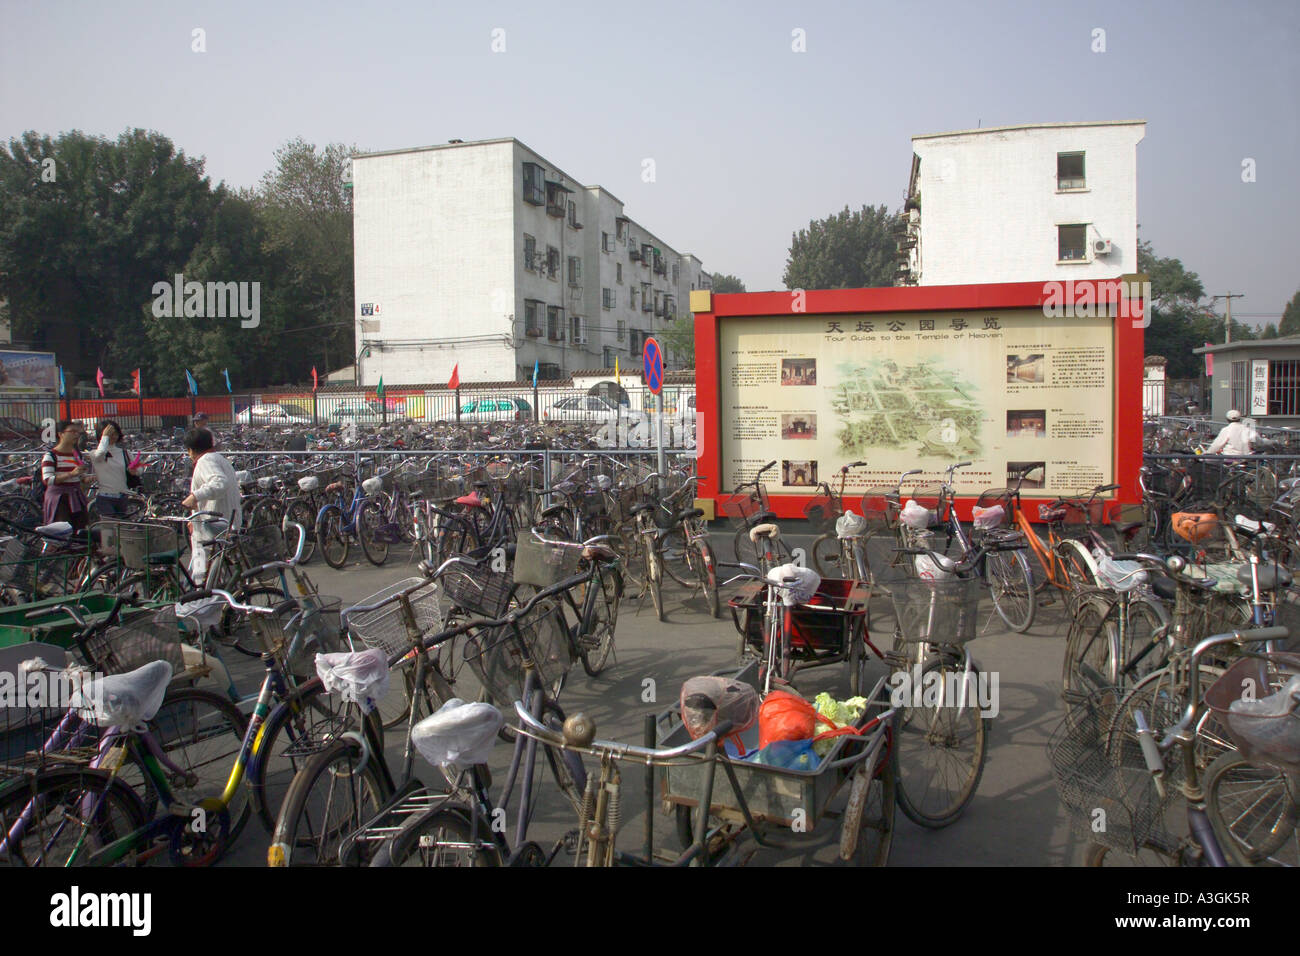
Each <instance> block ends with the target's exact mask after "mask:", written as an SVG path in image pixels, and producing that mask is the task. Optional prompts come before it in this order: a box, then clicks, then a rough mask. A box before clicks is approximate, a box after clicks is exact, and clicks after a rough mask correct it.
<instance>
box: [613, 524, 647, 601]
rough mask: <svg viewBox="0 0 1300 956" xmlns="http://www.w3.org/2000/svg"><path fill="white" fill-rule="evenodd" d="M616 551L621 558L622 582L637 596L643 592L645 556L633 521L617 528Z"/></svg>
mask: <svg viewBox="0 0 1300 956" xmlns="http://www.w3.org/2000/svg"><path fill="white" fill-rule="evenodd" d="M617 534H618V540H619V545H618V550H619V553H620V554H621V555H622V556H623V563H622V565H621V567H622V570H623V582H624V583H625V584H626V585H627V586H628V587H629V589H631V590H632V591H634V592H636V593H637V594H641V593H642V592H643V591H644V590H645V556H644V555H642V553H641V535H640V534H639V533H638V532H637V530H636V521H635V519H629V520H627V521H624V522H623V523H622V524H620V525H619V526H618V531H617Z"/></svg>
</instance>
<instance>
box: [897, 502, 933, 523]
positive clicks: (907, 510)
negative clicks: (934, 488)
mask: <svg viewBox="0 0 1300 956" xmlns="http://www.w3.org/2000/svg"><path fill="white" fill-rule="evenodd" d="M898 517H899V520H900V521H902V522H903V524H905V525H907V526H908V527H909V528H915V529H917V530H918V531H919V530H922V529H924V528H928V527H930V525H932V524H934V512H933V511H931V510H930V509H929V508H927V507H925V506H924V505H922V504H921V503H919V502H918V501H917V500H916V499H915V498H908V499H907V504H905V505H903V510H902V511H901V512H899V515H898Z"/></svg>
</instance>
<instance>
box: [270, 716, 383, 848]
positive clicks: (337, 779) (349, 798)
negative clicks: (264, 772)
mask: <svg viewBox="0 0 1300 956" xmlns="http://www.w3.org/2000/svg"><path fill="white" fill-rule="evenodd" d="M382 759H383V755H382V754H376V753H371V754H366V755H364V756H363V753H362V748H361V745H360V744H358V743H357V741H356V740H355V739H353V738H350V737H349V738H339V739H336V740H333V741H331V742H330V743H329V744H328V745H327V746H326V747H324V748H323V749H322V750H321V751H320V752H318V753H316V754H315V755H313V756H312V757H311V758H310V759H309V760H308V761H307V763H306V765H305V766H304V767H303V768H302V770H301V772H299V773H298V774H297V775H296V776H295V777H294V778H293V783H291V784H290V785H289V792H288V793H286V794H285V798H284V806H283V807H281V809H280V816H279V819H278V820H276V824H275V832H274V833H273V834H272V836H271V850H270V851H269V854H271V856H268V859H271V858H274V857H279V856H280V855H281V854H282V855H283V860H282V862H281V861H280V860H277V863H280V865H284V866H338V865H339V857H338V851H339V846H340V844H341V843H342V841H343V840H344V839H345V838H346V837H348V836H351V835H352V834H353V833H355V832H356V831H357V830H359V829H360V828H361V825H362V824H363V823H365V822H366V821H367V820H369V819H371V818H372V817H374V816H375V815H376V814H377V813H378V811H379V809H380V808H381V807H382V806H383V805H384V804H385V803H386V802H387V801H388V799H389V797H391V796H392V793H391V791H390V790H389V787H388V783H387V780H386V779H385V775H384V774H383V773H381V772H380V768H379V764H378V761H380V760H382ZM357 846H358V849H361V850H362V852H363V858H362V859H361V860H360V862H361V863H362V864H364V863H368V862H369V860H368V859H367V858H365V857H364V853H365V849H366V848H367V847H369V846H372V844H368V843H364V842H363V843H359V844H358V845H357Z"/></svg>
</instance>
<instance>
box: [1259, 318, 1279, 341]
mask: <svg viewBox="0 0 1300 956" xmlns="http://www.w3.org/2000/svg"><path fill="white" fill-rule="evenodd" d="M1279 334H1280V333H1279V332H1278V330H1277V326H1276V325H1274V324H1273V323H1272V322H1269V323H1267V324H1266V325H1265V326H1264V328H1263V330H1262V331H1261V332H1260V333H1259V337H1260V338H1261V339H1275V338H1277V337H1278V335H1279Z"/></svg>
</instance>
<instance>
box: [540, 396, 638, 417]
mask: <svg viewBox="0 0 1300 956" xmlns="http://www.w3.org/2000/svg"><path fill="white" fill-rule="evenodd" d="M640 417H641V416H640V414H639V413H637V412H633V411H631V410H630V409H628V408H623V409H621V410H620V409H619V407H618V405H616V404H615V403H614V402H611V401H610V400H609V399H608V398H602V397H601V396H599V395H570V396H569V397H568V398H561V399H559V400H558V401H555V402H552V403H551V404H550V405H549V406H547V407H546V408H544V409H542V420H543V421H556V422H600V423H604V422H612V421H618V420H622V421H623V422H624V423H625V424H633V423H635V422H636V421H638V420H639V419H640Z"/></svg>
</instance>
